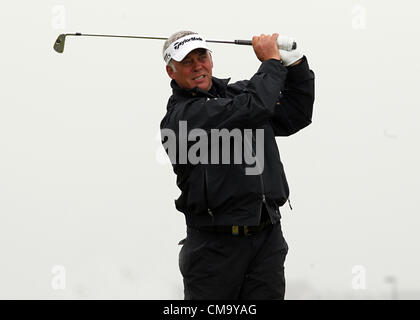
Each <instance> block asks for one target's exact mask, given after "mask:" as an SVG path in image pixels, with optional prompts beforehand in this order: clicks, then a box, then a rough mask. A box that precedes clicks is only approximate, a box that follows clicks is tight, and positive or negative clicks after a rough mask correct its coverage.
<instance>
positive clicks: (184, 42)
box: [163, 33, 209, 64]
mask: <svg viewBox="0 0 420 320" xmlns="http://www.w3.org/2000/svg"><path fill="white" fill-rule="evenodd" d="M198 48H202V49H206V50H209V48H208V47H207V43H206V40H205V39H204V38H203V37H202V36H200V35H199V34H196V33H195V34H189V35H187V36H184V37H182V38H179V39H178V40H175V41H174V42H173V43H171V44H170V45H169V47H168V48H167V49H166V50H165V52H164V53H163V60H165V62H166V64H168V63H169V62H170V61H171V59H174V60H175V61H178V62H179V61H182V59H184V58H185V57H186V56H187V55H188V54H189V53H190V52H191V51H193V50H194V49H198Z"/></svg>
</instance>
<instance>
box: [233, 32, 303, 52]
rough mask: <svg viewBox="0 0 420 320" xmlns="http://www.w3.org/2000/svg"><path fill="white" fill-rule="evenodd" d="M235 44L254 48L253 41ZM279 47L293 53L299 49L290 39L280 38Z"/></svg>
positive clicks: (238, 41) (236, 41)
mask: <svg viewBox="0 0 420 320" xmlns="http://www.w3.org/2000/svg"><path fill="white" fill-rule="evenodd" d="M234 42H235V44H240V45H245V46H252V41H251V40H235V41H234ZM277 45H278V47H279V49H281V50H286V51H291V50H295V49H296V48H297V44H296V42H295V41H294V40H293V39H292V38H289V37H284V36H279V37H278V39H277Z"/></svg>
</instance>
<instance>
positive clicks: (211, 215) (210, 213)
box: [204, 168, 214, 223]
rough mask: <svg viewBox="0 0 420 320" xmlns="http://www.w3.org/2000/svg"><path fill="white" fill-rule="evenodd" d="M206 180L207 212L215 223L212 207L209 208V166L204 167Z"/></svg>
mask: <svg viewBox="0 0 420 320" xmlns="http://www.w3.org/2000/svg"><path fill="white" fill-rule="evenodd" d="M204 180H205V181H206V182H205V186H206V190H205V197H206V207H207V213H208V214H209V216H210V217H211V221H212V222H213V223H214V214H213V212H212V211H211V209H210V208H209V200H208V196H207V193H208V189H209V185H208V179H207V168H204Z"/></svg>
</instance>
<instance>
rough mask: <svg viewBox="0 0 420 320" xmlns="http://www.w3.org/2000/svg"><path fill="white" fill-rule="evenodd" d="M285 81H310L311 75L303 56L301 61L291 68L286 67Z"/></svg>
mask: <svg viewBox="0 0 420 320" xmlns="http://www.w3.org/2000/svg"><path fill="white" fill-rule="evenodd" d="M287 70H288V73H287V80H289V81H296V80H297V81H301V80H302V79H312V78H313V73H312V72H311V70H310V69H309V65H308V59H307V58H306V56H303V58H302V61H301V62H300V63H299V64H297V65H295V66H293V67H287Z"/></svg>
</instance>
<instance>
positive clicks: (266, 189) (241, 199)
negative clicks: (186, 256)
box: [160, 56, 315, 227]
mask: <svg viewBox="0 0 420 320" xmlns="http://www.w3.org/2000/svg"><path fill="white" fill-rule="evenodd" d="M314 79H315V77H314V73H313V71H312V70H310V69H309V66H308V62H307V58H306V57H305V56H304V57H303V59H302V62H301V63H300V64H298V65H295V66H293V67H285V66H284V65H283V64H282V63H281V62H280V61H279V60H274V59H271V60H267V61H264V62H262V64H261V66H260V68H259V69H258V71H257V73H256V74H255V75H254V76H253V77H252V78H251V79H250V80H244V81H238V82H236V83H233V84H228V83H229V80H230V79H218V78H216V77H213V82H212V88H211V89H210V90H209V91H204V90H201V89H199V88H197V87H195V88H193V89H190V90H185V89H182V88H180V87H179V86H178V85H177V83H176V82H175V81H174V80H172V82H171V87H172V89H173V94H172V96H171V97H170V98H169V101H168V104H167V113H166V115H165V116H164V118H163V119H162V121H161V124H160V128H161V129H171V130H172V131H173V132H175V133H176V137H177V142H176V144H177V161H174V160H172V165H173V169H174V172H175V174H176V175H177V185H178V187H179V188H180V189H181V195H180V197H179V198H178V199H177V200H175V206H176V208H177V209H178V210H179V211H181V212H183V213H184V214H185V218H186V223H187V225H188V226H190V227H197V226H205V225H248V226H252V225H258V223H259V221H260V216H261V209H262V206H263V205H265V206H266V208H267V211H268V213H269V216H270V219H271V221H272V222H273V223H274V222H277V221H279V220H280V218H281V216H280V211H279V207H280V206H282V205H283V204H285V202H286V201H287V200H288V198H289V187H288V183H287V180H286V175H285V173H284V169H283V165H282V162H281V160H280V155H279V151H278V147H277V143H276V140H275V136H289V135H291V134H294V133H296V132H297V131H299V130H300V129H302V128H304V127H306V126H308V125H309V124H310V123H311V119H312V110H313V103H314ZM179 121H186V123H187V128H188V132H190V131H191V130H192V129H195V128H201V129H204V130H205V131H206V132H208V133H210V130H211V129H219V130H220V129H224V128H225V129H228V130H233V129H235V128H239V129H242V130H243V129H263V130H264V158H263V161H264V167H263V172H262V174H259V175H246V174H245V168H246V167H247V166H248V165H246V164H235V163H233V159H232V158H231V159H232V163H230V164H222V163H221V162H219V164H212V163H211V162H210V161H209V162H208V164H205V163H198V164H191V163H190V161H189V160H188V161H187V163H180V161H179V151H180V144H179V141H178V138H179V135H180V132H179ZM209 141H210V139H209ZM167 142H168V141H167V140H165V137H164V135H162V143H163V145H164V147H165V143H167ZM244 143H245V142H244ZM253 143H254V144H255V137H254V136H253ZM190 147H191V142H189V143H188V148H190ZM254 147H255V146H254ZM165 150H166V152H168V148H167V145H166V148H165ZM174 162H176V163H174ZM248 167H252V166H248Z"/></svg>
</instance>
